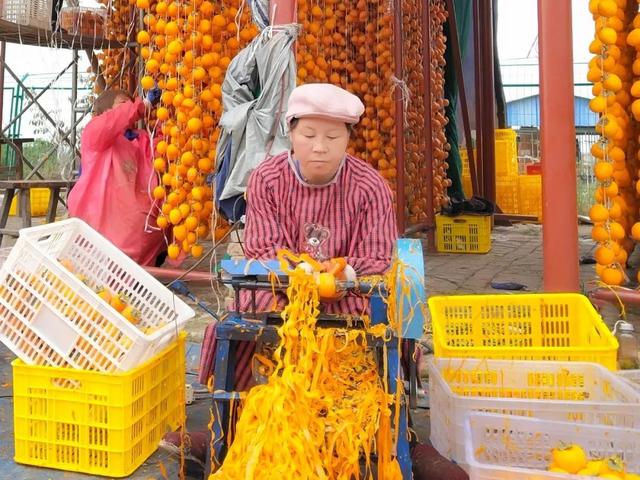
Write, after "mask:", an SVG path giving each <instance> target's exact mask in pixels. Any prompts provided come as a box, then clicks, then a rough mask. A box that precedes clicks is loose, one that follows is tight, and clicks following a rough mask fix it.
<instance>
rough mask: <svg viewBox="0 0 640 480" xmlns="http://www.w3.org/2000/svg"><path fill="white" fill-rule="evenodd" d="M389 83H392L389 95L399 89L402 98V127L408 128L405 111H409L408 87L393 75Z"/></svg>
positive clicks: (409, 96) (409, 94)
mask: <svg viewBox="0 0 640 480" xmlns="http://www.w3.org/2000/svg"><path fill="white" fill-rule="evenodd" d="M391 82H392V83H393V85H392V87H391V95H393V93H394V92H395V89H396V88H399V89H400V92H401V94H402V97H401V100H402V104H403V111H402V117H403V118H402V120H403V121H404V125H405V126H406V127H407V126H409V122H408V120H407V110H408V109H409V101H410V100H411V91H410V90H409V86H408V85H407V82H405V81H404V80H400V79H399V78H397V77H396V76H395V75H391Z"/></svg>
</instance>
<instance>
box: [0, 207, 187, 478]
mask: <svg viewBox="0 0 640 480" xmlns="http://www.w3.org/2000/svg"><path fill="white" fill-rule="evenodd" d="M2 253H4V252H2ZM193 316H194V312H193V310H192V309H191V308H190V307H189V306H188V305H186V304H185V303H184V302H183V301H182V300H181V299H179V298H177V297H175V296H174V295H173V294H172V292H170V291H169V290H168V289H167V288H166V287H164V286H163V285H162V284H161V283H160V282H158V281H157V280H156V279H155V278H153V277H152V276H151V275H149V274H148V273H147V272H146V271H145V270H144V269H143V268H142V267H140V266H138V265H137V264H136V263H135V262H133V261H132V260H131V259H130V258H129V257H127V256H126V255H125V254H124V253H122V252H121V251H120V250H118V249H117V248H116V247H115V246H114V245H113V244H111V243H110V242H108V241H107V240H106V239H105V238H104V237H102V236H101V235H100V234H98V233H97V232H96V231H94V230H93V229H91V228H90V227H89V226H88V225H87V224H85V223H84V222H82V221H80V220H78V219H69V220H65V221H62V222H58V223H53V224H48V225H42V226H38V227H33V228H28V229H23V230H21V231H20V238H19V239H18V241H17V243H16V245H15V246H14V247H13V249H12V250H11V252H10V253H9V255H8V256H7V258H6V259H5V261H4V263H3V264H2V267H1V268H0V341H1V342H2V343H4V344H5V345H6V346H7V347H8V348H9V349H11V350H12V351H13V352H14V353H15V354H16V356H17V357H18V359H16V360H14V361H13V363H12V365H13V383H14V424H15V460H16V461H17V462H19V463H24V464H28V465H37V466H41V467H50V468H57V469H61V470H69V471H75V472H84V473H91V474H98V475H108V476H118V477H123V476H127V475H129V474H131V473H132V472H133V471H134V470H136V468H137V467H138V466H139V465H141V464H142V463H143V462H144V461H145V460H146V458H147V457H148V456H149V455H151V453H153V451H154V450H155V449H156V448H157V446H158V442H159V440H160V438H161V437H162V435H163V434H164V432H166V431H167V430H169V429H174V428H176V427H177V426H178V425H179V424H181V423H182V422H183V421H184V383H185V382H184V369H185V366H184V363H185V362H184V335H182V334H180V333H179V332H180V330H182V329H183V327H184V324H185V323H186V322H187V321H188V320H189V319H191V318H192V317H193Z"/></svg>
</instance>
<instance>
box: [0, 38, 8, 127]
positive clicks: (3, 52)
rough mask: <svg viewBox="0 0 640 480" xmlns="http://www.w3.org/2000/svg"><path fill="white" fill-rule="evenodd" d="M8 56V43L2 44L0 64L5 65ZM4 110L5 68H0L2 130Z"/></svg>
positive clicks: (0, 47) (0, 43) (0, 45)
mask: <svg viewBox="0 0 640 480" xmlns="http://www.w3.org/2000/svg"><path fill="white" fill-rule="evenodd" d="M6 56H7V44H6V42H0V62H2V65H4V62H5V58H6ZM3 109H4V66H1V67H0V128H2V111H3Z"/></svg>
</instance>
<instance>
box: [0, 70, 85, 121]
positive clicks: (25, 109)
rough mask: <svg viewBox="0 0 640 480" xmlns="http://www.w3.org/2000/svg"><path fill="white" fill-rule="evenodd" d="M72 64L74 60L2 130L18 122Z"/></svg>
mask: <svg viewBox="0 0 640 480" xmlns="http://www.w3.org/2000/svg"><path fill="white" fill-rule="evenodd" d="M2 62H3V64H4V59H2ZM72 66H73V62H71V63H69V65H67V66H66V67H65V68H64V70H62V71H61V72H60V73H58V74H57V75H56V77H55V78H54V79H53V80H51V81H50V82H49V83H48V84H47V86H46V87H44V88H42V90H41V91H40V93H38V94H37V95H36V96H35V97H33V100H29V102H28V103H27V106H26V107H22V110H20V113H17V114H16V116H15V118H14V119H13V120H11V122H9V123H8V124H7V126H6V127H4V128H3V129H2V132H3V133H6V132H7V130H9V128H10V127H11V126H12V125H13V124H14V123H15V122H17V121H18V119H19V118H20V117H22V115H23V114H24V112H26V111H27V110H29V108H31V105H33V104H34V103H35V102H37V101H38V99H39V98H40V97H41V96H42V95H44V94H45V93H46V92H48V91H49V90H51V89H52V88H51V87H52V86H53V84H54V83H56V82H57V81H58V80H59V79H60V77H62V75H64V74H65V73H66V71H67V70H69V68H71V67H72Z"/></svg>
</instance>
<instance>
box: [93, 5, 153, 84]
mask: <svg viewBox="0 0 640 480" xmlns="http://www.w3.org/2000/svg"><path fill="white" fill-rule="evenodd" d="M99 2H100V3H101V4H102V5H105V7H107V16H106V21H105V33H104V37H105V38H106V39H108V40H115V41H117V42H120V43H125V42H127V41H129V40H132V39H133V36H134V35H133V34H134V33H135V29H136V28H135V27H136V21H137V18H136V12H137V11H136V8H135V1H131V0H99ZM154 2H155V0H154ZM136 55H137V53H136V52H135V50H133V49H130V48H107V49H104V50H103V51H102V52H99V53H97V54H96V57H97V58H98V68H97V69H93V74H94V75H98V74H100V75H102V77H103V78H104V80H105V83H106V85H110V86H112V87H114V88H119V89H122V90H125V91H128V92H131V91H133V90H134V88H135V85H129V82H130V76H129V75H128V72H129V69H128V68H126V66H127V65H135V63H133V62H134V61H135V57H136ZM94 92H95V93H96V94H100V93H102V85H100V84H99V83H95V82H94Z"/></svg>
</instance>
